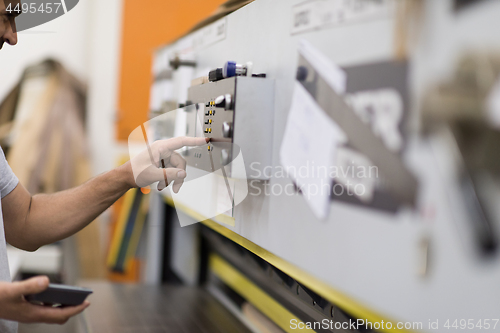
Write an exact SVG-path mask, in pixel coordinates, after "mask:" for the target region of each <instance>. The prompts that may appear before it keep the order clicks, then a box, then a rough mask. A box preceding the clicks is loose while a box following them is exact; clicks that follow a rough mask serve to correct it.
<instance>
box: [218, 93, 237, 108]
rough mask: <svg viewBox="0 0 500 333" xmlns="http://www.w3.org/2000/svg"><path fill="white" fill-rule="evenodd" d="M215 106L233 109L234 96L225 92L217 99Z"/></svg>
mask: <svg viewBox="0 0 500 333" xmlns="http://www.w3.org/2000/svg"><path fill="white" fill-rule="evenodd" d="M215 107H218V108H224V110H231V109H232V108H233V98H232V97H231V95H230V94H225V95H221V96H219V97H217V98H216V99H215Z"/></svg>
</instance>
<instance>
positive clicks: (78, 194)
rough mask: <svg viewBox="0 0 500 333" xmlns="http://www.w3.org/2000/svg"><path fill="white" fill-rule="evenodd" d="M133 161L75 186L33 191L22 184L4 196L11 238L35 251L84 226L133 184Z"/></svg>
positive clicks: (5, 213)
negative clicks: (131, 171)
mask: <svg viewBox="0 0 500 333" xmlns="http://www.w3.org/2000/svg"><path fill="white" fill-rule="evenodd" d="M127 168H130V165H129V164H126V165H123V166H122V167H120V168H117V169H114V170H112V171H110V172H107V173H104V174H102V175H100V176H97V177H95V178H93V179H91V180H89V181H88V182H86V183H85V184H83V185H81V186H78V187H76V188H73V189H69V190H66V191H62V192H58V193H54V194H38V195H35V196H33V197H32V196H31V195H30V193H29V192H28V191H27V190H26V189H25V188H24V186H23V185H22V184H19V185H18V186H17V187H16V188H15V189H14V190H13V191H12V192H11V193H10V194H9V195H7V196H6V197H5V198H3V199H2V210H3V214H4V225H5V235H6V238H7V242H9V243H10V244H11V245H13V246H15V247H18V248H20V249H23V250H28V251H34V250H36V249H37V248H39V247H40V246H42V245H44V244H50V243H53V242H55V241H58V240H61V239H63V238H66V237H68V236H70V235H72V234H74V233H75V232H77V231H79V230H81V229H82V228H84V227H85V226H86V225H87V224H88V223H89V222H91V221H93V220H94V219H95V218H96V217H97V216H99V215H100V214H101V213H102V212H103V211H104V210H106V209H107V208H108V207H109V206H110V205H112V204H113V203H114V202H115V201H116V200H117V199H118V198H120V197H121V196H122V195H123V194H124V193H125V192H126V191H127V190H128V189H130V188H131V187H132V186H133V183H132V182H133V178H132V179H130V175H131V173H130V171H127Z"/></svg>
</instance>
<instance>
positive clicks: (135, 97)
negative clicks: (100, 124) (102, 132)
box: [117, 0, 225, 141]
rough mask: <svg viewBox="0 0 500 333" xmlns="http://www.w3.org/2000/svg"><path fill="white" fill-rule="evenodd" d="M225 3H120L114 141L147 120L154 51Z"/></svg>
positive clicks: (155, 0)
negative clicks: (119, 56) (119, 60)
mask: <svg viewBox="0 0 500 333" xmlns="http://www.w3.org/2000/svg"><path fill="white" fill-rule="evenodd" d="M223 2H225V0H177V1H174V0H124V13H123V28H122V29H123V31H122V49H121V65H120V88H119V100H118V108H119V110H118V117H117V136H118V137H117V139H118V140H120V141H124V140H125V141H126V140H127V138H128V136H129V134H130V132H132V130H133V129H135V128H136V127H137V126H139V125H140V124H142V123H144V122H145V121H146V120H147V114H148V106H149V88H150V86H151V79H152V78H151V61H152V56H153V52H154V50H155V48H157V47H158V46H161V45H163V44H167V43H168V42H171V41H173V40H175V39H176V38H178V37H180V36H181V35H183V34H184V33H185V32H187V31H189V29H190V28H191V27H193V26H194V25H195V24H196V23H198V22H199V21H201V20H202V19H203V18H206V17H207V16H209V15H210V14H211V13H212V12H213V11H214V10H215V9H216V8H217V7H218V5H220V4H221V3H223Z"/></svg>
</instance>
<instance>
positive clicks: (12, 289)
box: [0, 276, 90, 325]
mask: <svg viewBox="0 0 500 333" xmlns="http://www.w3.org/2000/svg"><path fill="white" fill-rule="evenodd" d="M48 286H49V279H48V278H47V277H45V276H39V277H34V278H31V279H28V280H25V281H21V282H12V283H8V282H0V318H3V319H7V320H13V321H19V322H22V323H37V322H38V323H48V324H61V325H62V324H64V323H65V322H67V321H68V319H69V318H70V317H72V316H74V315H76V314H79V313H80V312H82V311H83V310H85V308H86V307H88V306H89V305H90V303H89V302H87V301H85V302H84V303H83V304H81V305H78V306H68V307H64V308H52V307H48V306H41V305H34V304H31V303H30V302H28V301H26V300H25V299H24V295H30V294H37V293H40V292H42V291H44V290H45V289H47V288H48Z"/></svg>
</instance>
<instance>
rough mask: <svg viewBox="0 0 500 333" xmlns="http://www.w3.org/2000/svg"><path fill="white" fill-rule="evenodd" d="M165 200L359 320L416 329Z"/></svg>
mask: <svg viewBox="0 0 500 333" xmlns="http://www.w3.org/2000/svg"><path fill="white" fill-rule="evenodd" d="M164 198H165V199H164V200H165V202H166V203H167V204H169V205H170V206H172V207H175V208H177V209H180V210H181V211H183V212H184V213H185V214H187V215H189V216H191V217H192V218H193V219H196V220H198V221H202V223H203V224H204V225H206V226H207V227H209V228H210V229H212V230H214V231H216V232H218V233H219V234H221V235H223V236H224V237H226V238H229V239H230V240H232V241H233V242H235V243H237V244H239V245H241V246H242V247H244V248H245V249H247V250H249V251H250V252H252V253H254V254H255V255H257V256H259V257H261V258H262V259H264V260H265V261H267V262H268V263H270V264H271V265H273V266H274V267H276V268H278V269H279V270H281V271H283V272H284V273H286V274H288V275H289V276H290V277H292V278H293V279H295V280H296V281H298V282H300V283H301V284H303V285H304V286H306V287H307V288H309V289H311V290H312V291H314V292H315V293H316V294H318V295H320V296H321V297H323V298H325V299H326V300H328V301H329V302H331V303H332V304H335V305H336V306H338V307H340V308H341V309H342V310H344V311H346V312H348V313H349V314H351V315H352V316H354V317H356V318H359V319H364V320H365V321H369V322H371V323H373V324H375V323H379V324H380V323H381V322H382V321H383V322H384V323H386V324H385V325H384V326H383V327H384V329H380V330H379V331H380V332H413V331H411V330H407V329H398V328H397V323H398V321H397V320H396V321H395V320H390V319H388V318H387V317H385V316H382V315H381V314H379V313H377V312H376V311H373V310H371V309H370V308H368V307H366V306H364V305H363V304H361V302H359V301H356V300H354V299H353V298H351V297H349V296H347V295H346V294H344V293H342V292H340V291H338V290H337V289H335V288H332V287H331V286H330V285H328V284H327V283H325V282H323V281H321V280H319V279H318V278H316V277H314V276H312V275H311V274H309V273H307V272H305V271H303V270H302V269H300V268H298V267H297V266H295V265H293V264H291V263H289V262H288V261H286V260H284V259H282V258H280V257H278V256H276V255H274V254H272V253H271V252H269V251H267V250H265V249H263V248H262V247H260V246H258V245H257V244H255V243H253V242H251V241H249V240H248V239H246V238H244V237H242V236H240V235H238V234H237V233H235V232H234V231H231V230H229V229H227V228H226V227H223V226H222V225H220V224H219V223H217V222H214V221H212V220H209V219H206V218H204V217H203V216H202V215H200V214H199V213H197V212H195V211H194V210H192V209H190V208H188V207H186V206H183V205H179V204H178V203H177V204H175V205H174V202H173V200H172V199H171V198H169V197H166V196H165V197H164ZM388 322H390V323H392V329H387V328H386V327H387V323H388Z"/></svg>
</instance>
